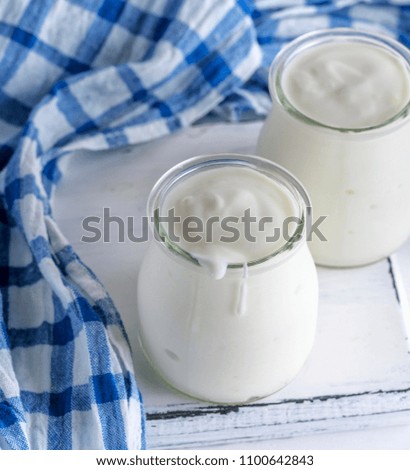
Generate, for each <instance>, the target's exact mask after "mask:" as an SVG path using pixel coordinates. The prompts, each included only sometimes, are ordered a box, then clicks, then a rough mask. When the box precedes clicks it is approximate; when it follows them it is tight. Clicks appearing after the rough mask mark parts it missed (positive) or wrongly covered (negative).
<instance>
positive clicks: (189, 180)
mask: <svg viewBox="0 0 410 470" xmlns="http://www.w3.org/2000/svg"><path fill="white" fill-rule="evenodd" d="M227 158H228V159H229V158H231V161H228V162H226V159H225V160H224V162H225V163H224V164H223V165H222V164H220V163H219V164H218V163H216V164H215V157H207V158H202V159H199V161H200V163H201V165H199V167H197V166H196V169H195V171H189V168H191V167H193V166H194V163H196V162H198V159H195V160H194V161H189V162H188V163H187V164H185V165H184V169H182V170H180V169H174V170H171V174H169V175H166V176H165V177H164V178H163V179H162V180H161V181H160V183H159V184H158V185H157V186H156V188H154V190H153V194H152V195H151V198H150V200H151V203H150V210H149V212H150V213H152V211H154V212H155V209H156V208H158V207H159V206H160V214H161V215H162V216H164V214H165V213H167V211H168V210H170V209H172V208H173V209H175V216H181V217H182V218H185V217H189V216H192V215H195V216H197V217H199V218H200V219H202V220H208V219H209V217H216V216H218V217H227V216H230V217H238V218H240V217H241V216H242V215H243V213H244V211H245V210H246V209H250V211H251V215H252V216H254V217H256V218H257V219H260V218H261V217H273V220H274V222H273V224H274V225H275V226H280V225H281V224H282V223H283V220H284V219H285V218H286V217H288V216H293V217H295V216H300V215H302V214H303V213H304V212H305V209H306V208H305V206H304V201H303V197H301V196H300V195H299V194H298V192H297V191H298V189H296V187H295V186H293V183H292V181H291V177H289V181H286V178H287V176H286V175H285V176H284V173H282V172H281V170H280V169H279V170H278V175H279V176H278V175H276V176H277V179H275V178H276V176H275V171H274V170H275V167H274V166H273V165H272V166H271V164H269V163H268V162H263V161H262V160H259V159H256V158H252V157H242V156H241V157H238V156H235V157H227ZM238 159H240V160H241V161H242V163H240V164H239V165H238V163H236V164H234V163H232V162H233V161H236V162H238ZM209 161H214V163H213V164H212V165H209V164H207V162H209ZM219 161H220V160H219ZM249 162H250V163H249ZM255 164H256V165H258V166H259V165H262V166H264V167H266V168H268V169H269V171H270V172H271V174H273V176H274V177H273V178H271V177H269V175H268V173H267V171H266V172H265V173H264V172H262V171H260V170H256V169H254V168H251V165H255ZM266 168H265V169H266ZM181 173H184V177H183V178H178V176H179V175H180V174H181ZM172 180H174V182H175V181H176V182H175V184H171V185H169V182H170V181H171V182H172ZM305 216H306V214H305ZM232 225H233V224H231V226H232ZM302 225H303V224H302ZM235 226H236V227H237V228H238V229H239V231H240V230H241V227H242V224H241V223H238V224H237V225H235ZM215 227H216V230H215ZM272 227H273V225H272V224H271V225H266V227H265V228H266V230H265V231H263V230H262V231H261V233H256V232H254V231H252V235H255V238H256V240H255V241H250V240H249V239H248V240H247V239H246V238H247V237H245V233H244V231H240V232H239V238H238V240H237V241H236V242H234V243H229V242H227V241H225V242H223V241H221V240H220V236H221V235H224V234H225V235H226V233H223V230H222V229H221V227H220V226H219V228H218V227H217V224H215V225H214V232H215V233H214V235H215V238H214V239H213V241H212V242H202V241H198V242H196V243H190V242H188V241H187V240H182V241H179V242H175V243H173V244H172V246H170V247H167V246H164V244H162V243H160V242H159V241H158V240H155V241H152V242H151V244H150V247H149V250H148V252H147V254H146V256H145V258H144V262H143V264H142V266H141V271H140V276H139V282H138V316H139V324H140V331H139V333H140V340H141V344H142V347H143V349H144V351H145V353H146V355H147V357H148V358H149V360H150V362H151V363H152V365H153V366H154V368H155V369H156V370H157V371H158V372H159V374H160V375H161V376H162V377H163V378H164V379H165V380H166V381H167V382H168V383H169V384H171V385H172V386H174V387H176V388H177V389H179V390H181V391H183V392H185V393H187V394H189V395H191V396H195V397H198V398H200V399H204V400H208V401H213V402H220V403H240V402H246V401H251V400H256V399H258V398H260V397H263V396H266V395H269V394H271V393H273V392H275V391H276V390H279V389H280V388H282V387H283V386H285V385H286V384H287V383H289V381H291V380H292V379H293V378H294V377H295V375H296V374H297V373H298V371H299V370H300V369H301V367H302V365H303V363H304V362H305V360H306V358H307V356H308V354H309V351H310V350H311V347H312V344H313V339H314V333H315V326H316V315H317V296H318V292H317V278H316V271H315V267H314V263H313V260H312V257H311V255H310V252H309V250H308V248H307V244H306V240H305V239H304V238H303V237H302V238H301V239H300V240H299V241H293V242H287V241H286V239H285V238H286V237H284V236H281V237H279V238H278V240H276V241H274V242H272V243H267V242H266V241H265V237H266V236H267V235H270V234H271V230H272ZM300 227H301V226H299V228H300ZM175 233H176V234H178V235H181V233H182V225H181V226H180V227H179V228H176V229H175ZM167 235H169V233H168V232H167ZM286 247H287V249H285V248H286ZM176 250H177V251H178V250H183V251H180V254H178V253H176ZM181 253H183V254H181ZM272 255H274V256H272ZM189 257H192V258H189ZM187 258H189V259H187ZM193 260H197V263H196V262H195V261H193ZM258 260H260V261H259V262H258Z"/></svg>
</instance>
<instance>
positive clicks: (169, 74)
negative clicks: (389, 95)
mask: <svg viewBox="0 0 410 470" xmlns="http://www.w3.org/2000/svg"><path fill="white" fill-rule="evenodd" d="M406 3H407V2H400V1H397V0H396V1H394V2H393V1H392V2H391V3H386V2H382V1H375V2H372V1H366V2H363V3H359V2H356V1H353V0H350V1H349V0H336V1H333V2H331V1H324V0H306V1H303V0H255V1H254V2H252V1H250V0H236V1H235V0H185V1H182V0H132V1H131V0H130V1H125V0H2V1H1V2H0V169H1V172H0V283H1V286H0V289H1V302H0V448H2V449H103V448H107V449H126V448H132V449H136V448H141V447H142V448H143V447H144V446H145V437H144V415H143V409H142V404H141V398H140V395H139V392H138V388H137V384H136V381H135V376H134V372H133V367H132V361H131V355H130V349H129V345H128V342H127V337H126V333H125V331H124V328H123V325H122V323H121V319H120V316H119V314H118V312H117V310H116V309H115V306H114V305H113V303H112V301H111V299H110V297H109V296H108V294H107V292H106V291H105V290H104V288H103V286H102V285H101V283H100V282H99V281H98V279H97V278H96V277H95V275H94V274H93V273H92V272H91V271H90V270H89V269H88V268H87V267H86V266H85V265H84V264H83V263H82V262H81V260H80V259H79V258H78V257H77V256H76V254H75V253H74V252H73V250H72V248H71V247H70V245H69V243H68V242H67V240H66V239H65V238H64V236H63V234H62V233H61V232H60V230H59V228H58V226H57V225H56V223H55V221H54V219H53V214H52V209H51V204H50V197H51V195H52V192H53V188H54V187H55V185H56V184H57V183H58V181H59V179H60V178H62V177H63V174H62V172H61V170H60V169H59V160H60V159H61V158H62V157H63V156H64V155H65V154H67V153H68V152H71V151H73V150H75V149H80V148H87V149H91V150H98V149H104V148H114V147H118V146H122V145H127V144H132V143H138V142H142V141H146V140H149V139H153V138H156V137H159V136H161V135H165V134H167V133H170V132H172V131H174V130H176V129H179V128H181V127H184V126H187V125H189V124H191V123H194V122H197V121H198V120H199V119H201V118H203V117H204V116H206V115H207V116H208V117H209V118H212V119H215V118H217V119H221V118H222V119H230V120H239V119H249V118H253V117H255V116H263V115H264V114H266V112H267V111H268V109H269V97H268V94H267V74H266V70H267V66H268V64H269V63H270V61H271V60H272V58H273V56H274V55H275V54H276V52H277V51H278V50H279V48H280V47H281V46H282V45H283V44H284V43H286V42H287V41H289V40H290V39H292V38H293V37H295V36H297V35H299V34H300V33H303V32H306V31H309V30H312V29H317V28H323V27H327V26H329V27H332V26H341V25H344V26H360V27H362V28H370V29H373V30H374V29H377V30H381V31H383V32H385V33H387V34H391V35H394V36H396V37H398V38H399V39H400V40H402V41H403V42H405V43H406V44H410V42H409V39H408V38H409V36H408V34H409V21H408V18H409V16H408V15H409V9H408V7H407V6H406V5H405V4H406ZM96 158H98V154H96ZM73 191H75V188H73Z"/></svg>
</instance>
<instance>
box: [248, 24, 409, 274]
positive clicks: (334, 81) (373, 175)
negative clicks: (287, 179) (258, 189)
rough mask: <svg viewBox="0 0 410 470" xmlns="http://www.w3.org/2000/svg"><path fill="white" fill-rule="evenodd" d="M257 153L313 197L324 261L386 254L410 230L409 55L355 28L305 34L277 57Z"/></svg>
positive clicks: (342, 262)
mask: <svg viewBox="0 0 410 470" xmlns="http://www.w3.org/2000/svg"><path fill="white" fill-rule="evenodd" d="M269 87H270V94H271V97H272V110H271V113H270V115H269V116H268V118H267V119H266V121H265V123H264V125H263V127H262V130H261V133H260V136H259V141H258V151H257V153H258V154H259V155H261V156H263V157H265V158H268V159H270V160H272V161H274V162H276V163H278V164H280V165H282V166H283V167H285V168H286V169H288V170H289V171H290V172H292V173H293V174H294V175H295V176H296V177H297V178H298V179H299V180H300V181H301V182H302V184H303V185H304V186H305V188H306V190H307V191H308V193H309V196H310V198H311V200H312V206H313V211H314V212H313V221H317V220H318V219H319V218H321V217H324V221H322V222H321V223H320V232H321V234H322V235H323V237H322V239H320V238H318V237H313V238H312V241H310V242H309V245H310V249H311V252H312V255H313V258H314V260H315V262H316V263H317V264H321V265H325V266H334V267H353V266H360V265H365V264H368V263H372V262H375V261H378V260H380V259H382V258H384V257H386V256H388V255H390V254H391V253H392V252H394V251H395V250H396V249H397V248H399V247H400V246H401V245H402V244H403V243H404V242H405V241H406V239H407V238H408V237H409V235H410V216H409V215H408V208H409V204H410V184H409V178H410V118H409V107H410V53H409V50H408V49H407V48H406V47H404V46H403V45H401V44H400V43H398V42H397V41H395V40H394V39H391V38H388V37H384V36H381V35H378V34H373V33H368V32H361V31H357V30H353V29H349V28H346V29H345V28H341V29H329V30H322V31H317V32H314V33H309V34H306V35H303V36H301V37H299V38H298V39H296V40H294V41H293V42H291V43H290V44H289V45H288V46H287V47H285V48H284V49H283V50H282V51H281V52H280V53H279V54H278V56H277V57H276V59H275V60H274V61H273V63H272V65H271V68H270V72H269Z"/></svg>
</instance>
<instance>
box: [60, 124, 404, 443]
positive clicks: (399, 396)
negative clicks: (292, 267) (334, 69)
mask: <svg viewBox="0 0 410 470" xmlns="http://www.w3.org/2000/svg"><path fill="white" fill-rule="evenodd" d="M259 128H260V124H259V123H252V124H239V125H228V124H227V125H217V126H203V127H200V128H193V129H188V130H186V131H184V132H181V133H178V134H175V135H173V136H170V137H167V138H165V139H160V140H158V141H155V142H152V143H149V144H144V145H141V146H137V147H132V148H126V149H123V150H121V151H116V152H112V151H109V152H98V153H80V154H76V155H73V156H70V157H68V158H66V160H65V162H64V166H65V167H66V176H65V178H64V180H63V181H62V183H61V184H60V185H59V188H58V190H57V193H56V198H55V201H54V210H55V214H56V217H57V219H58V221H59V224H60V226H61V227H62V230H63V232H64V233H65V234H66V236H67V238H68V239H69V240H70V242H71V243H72V244H73V246H74V248H75V250H76V251H77V253H78V254H79V255H80V256H81V257H82V258H83V260H84V261H85V262H86V263H87V264H88V265H89V266H90V267H91V268H92V269H93V270H94V271H95V272H96V274H97V275H98V276H99V277H100V279H101V280H102V281H103V283H104V284H105V286H106V287H107V289H108V291H109V292H110V294H111V295H112V297H113V299H114V301H115V303H116V305H117V307H118V309H119V311H120V312H121V315H122V317H123V320H124V323H125V326H126V329H127V332H128V334H129V336H130V341H131V344H132V346H133V350H134V359H135V361H134V362H135V369H136V374H137V379H138V382H139V385H140V388H141V391H142V394H143V397H144V402H145V405H146V409H147V413H148V423H147V428H148V444H149V446H150V447H165V448H170V447H175V448H176V447H181V446H182V447H189V446H194V447H193V448H195V446H199V445H200V444H201V443H202V445H206V444H211V443H214V444H215V443H223V442H225V441H227V440H231V439H234V440H236V441H239V440H244V439H252V440H253V439H266V438H268V437H285V436H293V435H297V434H301V433H311V432H323V431H332V430H336V429H357V428H360V427H366V426H370V425H371V426H373V425H380V426H381V425H384V424H391V423H401V422H406V420H407V421H408V420H409V416H408V413H407V411H406V410H408V409H410V406H409V405H410V404H409V396H410V395H409V390H408V389H409V388H410V364H409V354H408V347H407V343H406V334H405V331H404V328H403V318H404V316H403V305H405V303H406V302H408V300H407V299H408V296H409V295H410V289H409V286H410V244H409V245H408V246H407V247H405V248H403V250H401V251H400V253H399V254H398V255H397V256H396V258H395V257H393V258H392V262H391V264H389V261H388V260H383V261H380V262H379V263H376V264H374V265H371V266H367V267H363V268H358V269H342V270H337V269H325V268H319V281H320V311H319V324H318V333H317V338H316V342H315V346H314V350H313V352H312V354H311V356H310V358H309V360H308V361H307V363H306V365H305V367H304V369H303V370H302V372H301V373H300V374H299V376H298V377H297V378H296V380H295V381H294V382H293V383H292V384H290V385H289V386H288V387H286V388H285V389H283V390H282V391H280V392H278V393H277V394H275V395H273V396H272V397H268V398H266V399H264V400H262V401H260V402H258V403H257V404H256V405H247V406H243V407H239V408H237V409H236V408H235V409H234V410H233V409H231V408H226V407H222V408H221V407H217V408H215V407H214V406H213V405H207V404H204V403H200V402H197V401H195V400H193V399H190V398H187V397H185V396H183V395H181V394H178V393H177V392H175V391H173V390H171V389H169V388H168V387H167V386H166V385H165V384H164V383H163V382H162V381H161V380H160V379H159V378H158V377H157V376H156V375H155V374H154V373H153V372H152V370H151V369H150V367H149V366H148V364H147V362H146V360H145V359H144V357H143V355H142V353H141V351H140V350H139V347H138V344H137V336H136V333H137V331H136V307H135V305H136V299H135V297H134V296H135V286H136V282H137V274H138V267H139V264H140V261H141V258H142V256H143V254H144V251H145V249H146V244H144V243H131V242H126V243H117V242H116V240H117V238H116V230H115V227H114V228H113V231H112V240H113V241H112V242H111V243H103V242H102V241H101V242H98V243H94V244H85V243H82V242H81V241H80V239H81V235H83V231H82V228H81V221H82V219H83V218H84V217H86V216H88V215H97V216H101V215H102V209H103V207H110V209H111V214H112V215H116V216H122V217H127V216H134V217H135V218H136V220H140V218H141V216H142V215H144V211H145V203H146V199H147V196H148V193H149V191H150V189H151V187H152V185H153V184H154V182H155V181H156V179H157V178H158V177H159V176H160V175H161V174H162V173H163V172H164V171H166V170H167V169H168V168H169V167H171V166H172V165H174V164H175V163H177V162H179V161H181V160H184V159H185V158H189V157H191V156H194V155H196V154H204V153H216V152H223V151H231V152H232V151H236V152H241V153H253V151H254V147H255V142H256V138H257V134H258V131H259ZM390 271H391V272H390ZM393 278H394V280H395V284H396V286H394V284H393ZM398 286H399V287H398ZM400 286H401V287H400ZM394 287H396V289H395V288H394ZM400 289H401V291H400ZM398 292H399V293H400V304H399V302H398V300H397V295H398ZM324 397H325V398H324ZM326 397H327V398H326Z"/></svg>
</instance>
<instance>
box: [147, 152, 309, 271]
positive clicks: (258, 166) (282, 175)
mask: <svg viewBox="0 0 410 470" xmlns="http://www.w3.org/2000/svg"><path fill="white" fill-rule="evenodd" d="M230 165H231V166H236V167H243V168H249V169H252V170H255V171H258V172H261V173H263V174H265V175H266V176H268V177H269V178H271V179H273V180H275V181H276V182H277V183H279V184H281V185H282V186H284V187H285V188H286V189H287V190H288V192H289V193H290V195H291V197H292V198H293V200H294V201H295V202H296V204H297V208H298V216H297V217H298V220H299V223H298V224H297V227H296V229H295V232H294V234H293V235H292V236H291V237H290V239H289V240H287V241H286V242H285V243H284V244H283V245H281V246H280V247H279V248H277V249H276V250H274V251H273V252H272V253H269V254H268V255H266V256H263V257H261V258H257V259H253V260H251V261H247V262H246V263H243V262H241V263H232V264H228V266H227V269H228V270H230V269H237V268H241V269H243V266H244V264H246V265H247V266H248V267H252V266H256V265H261V264H263V263H265V262H266V261H268V260H271V259H273V258H275V259H277V260H278V262H279V259H280V261H282V260H283V259H284V257H285V256H286V255H288V254H290V253H293V252H294V251H295V249H296V248H297V247H299V246H300V245H301V244H302V243H303V242H304V241H306V236H307V234H306V230H307V229H306V227H307V225H308V221H309V219H310V218H311V203H310V198H309V196H308V194H307V192H306V190H305V188H304V186H303V185H302V184H301V183H300V181H299V180H298V179H297V178H295V177H294V176H293V175H292V174H291V173H290V172H289V171H287V170H286V169H285V168H283V167H281V166H280V165H277V164H276V163H273V162H271V161H270V160H267V159H265V158H262V157H259V156H256V155H244V154H239V153H221V154H206V155H199V156H195V157H192V158H189V159H187V160H184V161H182V162H181V163H178V164H177V165H175V166H173V167H172V168H170V169H169V170H168V171H167V172H165V173H164V174H163V175H162V176H161V177H160V178H159V180H158V181H157V182H156V183H155V185H154V186H153V188H152V190H151V192H150V194H149V197H148V202H147V216H148V220H149V221H150V229H151V232H152V235H153V238H154V241H156V242H159V243H160V245H161V248H163V249H164V250H166V251H167V252H168V253H169V252H172V253H174V254H176V255H177V256H178V257H180V258H182V259H186V260H188V261H190V262H192V263H193V264H194V265H197V266H199V265H200V263H199V261H198V260H197V259H196V258H195V257H194V256H193V255H192V254H190V253H189V252H187V251H186V250H184V249H182V248H181V247H180V246H178V245H177V244H176V243H174V242H173V241H172V240H170V238H169V237H168V236H167V233H166V231H165V230H163V229H162V227H161V225H160V220H159V214H160V209H161V204H162V202H163V200H164V198H165V196H166V194H168V191H169V190H171V188H172V187H173V186H174V185H175V184H177V183H178V181H180V180H181V179H182V178H184V177H187V176H189V175H190V174H191V175H192V174H194V173H196V172H198V171H202V170H206V169H212V168H217V167H222V166H230Z"/></svg>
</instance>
